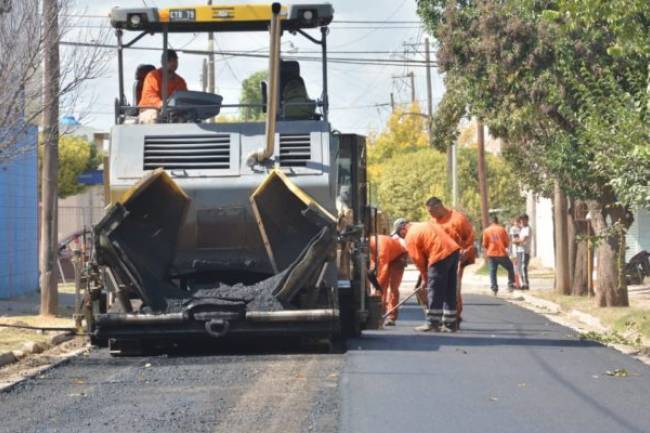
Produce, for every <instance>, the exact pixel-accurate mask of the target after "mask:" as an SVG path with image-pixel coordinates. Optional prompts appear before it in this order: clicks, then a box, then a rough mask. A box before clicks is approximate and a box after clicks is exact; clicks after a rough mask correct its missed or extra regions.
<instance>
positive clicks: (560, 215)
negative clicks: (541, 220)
mask: <svg viewBox="0 0 650 433" xmlns="http://www.w3.org/2000/svg"><path fill="white" fill-rule="evenodd" d="M553 220H554V222H555V290H556V292H557V293H560V294H563V295H570V294H571V282H570V278H569V277H570V275H569V245H568V227H567V199H566V195H565V194H564V191H562V188H561V187H560V182H559V181H558V180H557V179H556V180H555V181H554V182H553Z"/></svg>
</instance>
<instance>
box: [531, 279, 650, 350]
mask: <svg viewBox="0 0 650 433" xmlns="http://www.w3.org/2000/svg"><path fill="white" fill-rule="evenodd" d="M534 295H535V296H537V297H540V298H543V299H547V300H549V301H552V302H555V303H557V304H559V305H560V307H561V308H562V310H564V311H571V310H578V311H582V312H584V313H587V314H590V315H592V316H594V317H597V318H598V319H600V321H601V323H602V324H603V325H605V326H606V327H608V328H609V329H611V330H612V331H611V332H610V333H607V334H603V335H600V336H598V335H590V338H589V339H591V340H596V341H601V342H603V343H621V344H631V345H635V346H640V345H644V346H650V303H649V302H648V301H644V302H642V301H637V300H636V299H634V298H632V299H630V306H629V307H611V308H601V307H598V306H597V305H596V300H595V299H594V298H593V297H589V298H588V297H583V296H565V295H558V294H556V293H553V292H543V291H535V292H534ZM588 334H591V333H588ZM594 334H596V333H594ZM630 335H635V336H634V337H632V338H630V337H629V336H630ZM591 337H593V338H591ZM619 340H620V341H619ZM622 340H625V341H622Z"/></svg>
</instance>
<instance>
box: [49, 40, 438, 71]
mask: <svg viewBox="0 0 650 433" xmlns="http://www.w3.org/2000/svg"><path fill="white" fill-rule="evenodd" d="M61 45H63V46H76V47H95V48H106V49H117V45H112V44H97V43H89V42H73V41H62V42H61ZM129 49H130V50H143V51H160V50H161V48H158V47H130V48H129ZM177 51H179V52H181V53H184V54H197V55H206V54H210V53H211V52H210V51H208V50H195V49H178V50H177ZM212 54H218V55H221V56H230V57H249V58H262V59H266V58H268V54H263V53H259V54H256V53H251V52H240V51H220V50H219V51H212ZM284 58H286V59H291V60H300V61H305V62H321V61H322V59H321V57H319V56H300V55H285V56H284ZM222 60H224V61H225V60H226V59H225V58H224V59H222ZM327 61H328V62H330V63H342V64H353V65H377V66H405V65H407V66H413V67H416V66H417V67H425V66H426V62H425V61H423V60H416V59H395V58H379V57H373V58H369V57H328V59H327Z"/></svg>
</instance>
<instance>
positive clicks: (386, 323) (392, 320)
mask: <svg viewBox="0 0 650 433" xmlns="http://www.w3.org/2000/svg"><path fill="white" fill-rule="evenodd" d="M384 326H395V320H394V319H390V318H389V319H386V321H385V322H384Z"/></svg>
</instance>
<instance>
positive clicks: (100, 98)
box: [61, 0, 444, 135]
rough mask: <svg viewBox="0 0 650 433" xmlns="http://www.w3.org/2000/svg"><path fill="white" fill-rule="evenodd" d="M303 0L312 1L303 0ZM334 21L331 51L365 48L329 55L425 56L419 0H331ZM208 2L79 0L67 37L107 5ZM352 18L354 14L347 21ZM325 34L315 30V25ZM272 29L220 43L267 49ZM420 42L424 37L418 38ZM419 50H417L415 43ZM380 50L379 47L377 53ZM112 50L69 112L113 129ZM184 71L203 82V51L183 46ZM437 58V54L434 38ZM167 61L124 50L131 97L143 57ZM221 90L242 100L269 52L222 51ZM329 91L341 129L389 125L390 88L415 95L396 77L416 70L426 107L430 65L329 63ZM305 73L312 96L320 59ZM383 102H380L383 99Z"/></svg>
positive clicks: (293, 45)
mask: <svg viewBox="0 0 650 433" xmlns="http://www.w3.org/2000/svg"><path fill="white" fill-rule="evenodd" d="M214 3H215V4H242V3H259V2H256V1H241V0H228V1H220V0H215V1H214ZM297 3H307V1H304V0H302V1H300V2H297ZM330 3H331V4H332V5H333V6H334V21H333V22H332V24H331V25H330V33H329V36H328V49H329V51H348V52H349V51H365V52H368V53H367V54H358V53H331V54H330V57H350V58H355V57H359V58H363V57H367V58H382V59H384V58H393V59H401V58H404V55H405V50H406V51H410V53H407V54H406V56H407V57H408V58H412V59H417V60H424V54H422V53H423V50H424V46H423V42H424V39H425V37H427V34H426V31H425V30H424V28H423V26H421V25H418V24H416V23H403V22H404V21H419V18H418V16H417V14H416V2H415V0H332V1H330ZM197 4H201V1H200V0H173V1H166V0H116V1H93V0H76V3H75V7H74V8H73V9H72V10H71V12H70V15H73V16H74V18H73V23H72V26H74V27H73V28H72V29H71V31H70V32H69V33H68V34H67V35H66V36H65V37H64V38H63V39H64V40H67V41H74V40H79V39H80V38H81V37H82V36H81V33H85V34H87V33H90V34H92V33H94V32H97V31H99V30H98V28H99V27H102V26H104V27H107V26H108V18H105V17H107V15H108V12H109V11H110V9H111V8H113V7H122V8H127V7H144V6H145V5H147V6H149V7H159V8H162V7H170V6H185V5H197ZM345 21H348V22H345ZM349 21H400V22H402V23H387V24H383V25H382V24H375V23H350V22H349ZM310 33H312V34H314V35H315V36H320V32H318V31H316V30H312V31H310ZM135 35H137V33H135V32H125V39H126V40H128V38H129V37H130V36H135ZM106 41H107V43H110V44H114V43H115V37H114V35H113V33H112V32H110V33H109V34H108V38H107V40H106ZM169 43H170V46H171V47H172V48H176V49H197V50H205V49H207V45H208V42H207V34H205V33H197V34H191V33H190V34H172V35H170V38H169ZM268 44H269V41H268V33H266V32H260V33H216V34H215V45H216V46H215V49H216V50H224V51H233V50H234V51H244V50H255V51H260V52H265V51H268ZM282 44H283V45H282V50H283V51H284V52H290V53H292V54H293V53H295V54H297V55H300V54H302V55H311V56H317V55H318V54H315V53H313V52H314V51H316V50H319V49H320V47H318V46H316V45H314V44H313V43H311V42H309V41H307V40H306V39H305V38H303V37H302V36H300V35H297V36H293V35H289V34H288V33H285V34H284V35H283V38H282ZM413 44H419V45H413ZM136 46H141V47H162V38H161V37H160V36H146V37H145V38H143V39H141V40H140V41H139V42H138V43H137V44H136ZM416 50H417V51H418V52H417V53H416V52H414V51H416ZM371 51H380V52H379V53H370V52H371ZM108 55H109V56H110V58H109V61H108V65H107V68H106V71H105V73H104V74H103V76H102V77H101V78H99V79H97V80H94V81H92V82H90V83H88V84H87V85H86V86H85V88H84V91H83V93H82V95H81V99H80V101H79V105H78V107H77V108H76V109H75V110H74V111H75V112H73V113H70V112H64V113H61V114H62V115H65V114H68V115H69V114H72V115H76V116H79V115H80V114H81V113H83V119H82V123H84V124H86V125H88V126H91V127H94V128H97V129H99V130H108V129H110V127H111V125H112V124H113V117H114V116H113V104H114V100H115V98H116V97H117V95H118V82H117V56H116V53H115V51H113V50H110V51H108ZM179 58H180V66H179V69H178V71H177V72H178V73H179V74H180V75H181V76H182V77H184V78H185V80H186V81H187V84H188V87H189V88H190V89H191V90H201V69H202V66H201V65H202V62H203V59H204V56H201V55H192V54H183V53H181V54H179ZM432 59H435V55H434V53H433V44H432ZM142 63H151V64H154V65H158V64H159V63H160V52H159V51H141V50H138V51H134V50H130V51H129V50H127V51H126V52H125V58H124V75H125V89H126V94H127V99H131V98H130V89H131V87H132V83H133V76H134V72H135V69H136V67H137V65H139V64H142ZM215 63H216V65H215V69H216V87H217V93H219V94H221V95H223V97H224V103H226V104H227V103H235V104H236V103H237V102H238V101H239V95H240V91H241V82H242V80H244V79H245V78H246V77H247V76H248V75H250V74H251V73H253V72H255V71H258V70H263V69H267V68H268V61H267V59H254V58H242V57H235V58H233V57H228V58H224V57H223V56H221V55H216V56H215ZM328 70H329V80H328V82H329V99H330V122H331V123H332V127H333V128H334V129H338V130H339V131H341V132H349V133H358V134H364V135H365V134H368V133H369V132H370V131H378V130H380V129H381V128H382V126H383V124H384V123H385V121H386V119H387V117H388V115H389V114H390V106H389V105H388V104H389V102H390V94H391V92H392V93H394V95H395V101H396V102H397V103H407V102H408V101H409V100H410V97H411V93H410V92H411V90H410V84H409V80H408V79H406V78H394V77H396V76H403V75H405V74H406V73H408V72H411V71H413V72H414V73H415V88H416V99H417V100H418V102H419V103H420V105H421V107H422V109H423V110H424V109H426V97H427V91H426V72H425V69H424V68H422V67H410V68H409V67H406V66H404V65H399V66H386V65H381V66H377V65H351V64H334V63H330V64H329V68H328ZM301 74H302V76H303V78H304V80H305V83H306V85H307V90H308V92H309V95H310V97H311V98H312V99H315V98H317V97H318V96H319V95H320V93H321V86H322V80H321V64H320V62H301ZM431 76H432V83H433V86H432V88H433V102H434V106H435V104H436V103H437V101H438V100H439V99H440V97H441V95H442V93H443V90H444V86H443V83H442V79H441V77H440V75H439V74H438V72H437V71H436V69H435V68H432V71H431ZM377 105H379V106H377Z"/></svg>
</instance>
